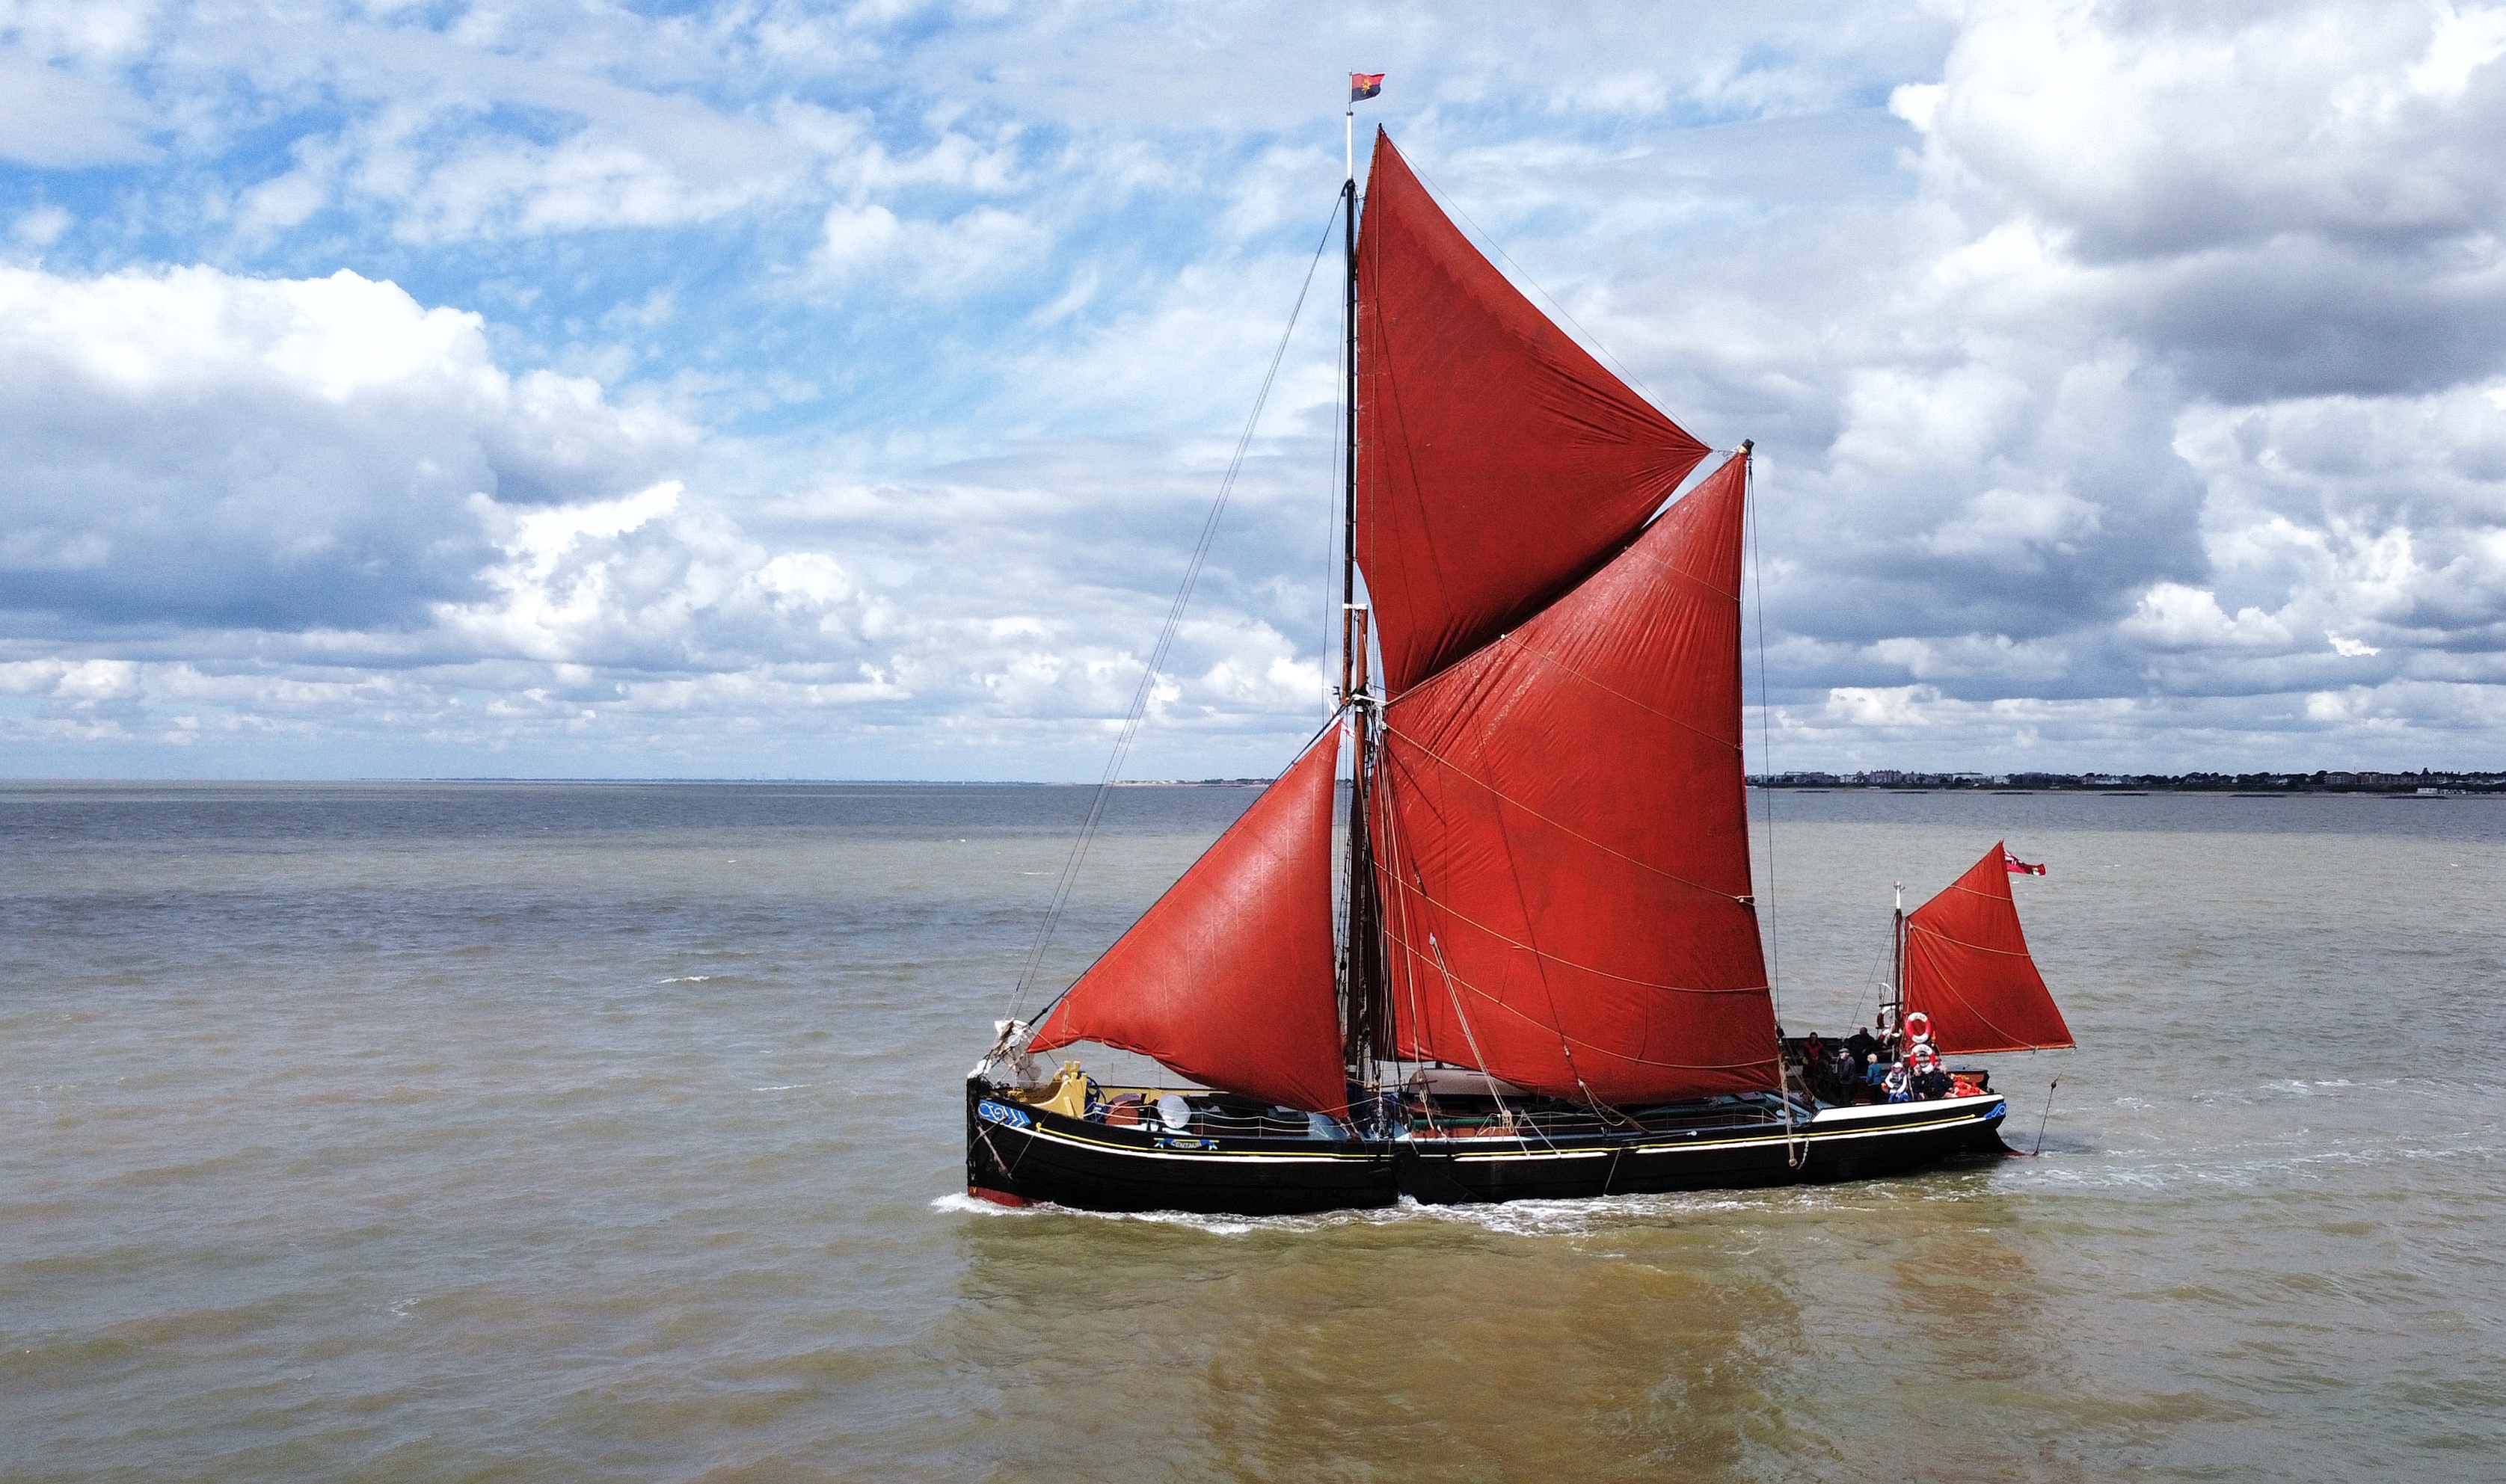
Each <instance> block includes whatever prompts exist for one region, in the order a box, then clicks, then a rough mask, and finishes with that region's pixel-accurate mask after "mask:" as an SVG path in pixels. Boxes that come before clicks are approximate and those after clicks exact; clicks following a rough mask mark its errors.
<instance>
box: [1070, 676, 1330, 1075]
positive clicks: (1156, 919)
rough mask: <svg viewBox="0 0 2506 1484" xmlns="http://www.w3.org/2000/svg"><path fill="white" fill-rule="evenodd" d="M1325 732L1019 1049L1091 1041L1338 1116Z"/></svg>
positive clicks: (1327, 735)
mask: <svg viewBox="0 0 2506 1484" xmlns="http://www.w3.org/2000/svg"><path fill="white" fill-rule="evenodd" d="M1339 767H1340V728H1339V727H1337V726H1334V727H1333V728H1331V729H1330V730H1329V731H1328V732H1326V733H1325V734H1324V735H1323V737H1322V739H1321V740H1319V741H1317V742H1316V743H1315V744H1314V745H1313V746H1312V747H1310V748H1308V749H1307V752H1306V755H1305V756H1304V757H1302V758H1300V759H1298V760H1296V761H1295V762H1294V763H1292V764H1290V765H1289V768H1288V770H1287V771H1286V772H1285V773H1283V774H1281V775H1280V776H1279V778H1278V780H1277V781H1276V782H1275V783H1272V784H1271V787H1270V788H1269V789H1268V790H1266V791H1265V792H1264V793H1263V795H1262V796H1261V797H1259V798H1257V799H1255V800H1254V801H1253V806H1252V807H1251V808H1249V809H1247V810H1245V811H1244V814H1243V816H1242V817H1241V818H1239V819H1237V820H1236V822H1235V824H1234V825H1232V826H1230V827H1229V829H1228V830H1227V832H1226V833H1225V834H1222V835H1220V836H1219V837H1218V842H1217V843H1216V844H1214V845H1212V846H1210V847H1209V849H1208V851H1206V852H1205V853H1204V854H1203V855H1202V856H1201V858H1200V859H1199V860H1198V861H1196V862H1194V863H1193V865H1192V868H1191V869H1189V870H1187V871H1185V872H1184V873H1183V877H1182V879H1181V880H1178V881H1177V882H1175V884H1174V885H1173V886H1172V887H1170V888H1168V889H1167V891H1166V894H1165V895H1164V897H1161V898H1159V899H1158V900H1157V902H1156V903H1155V904H1154V905H1152V906H1151V907H1150V908H1149V910H1148V911H1147V912H1146V913H1145V914H1143V915H1142V916H1141V918H1140V920H1139V921H1138V922H1135V923H1133V924H1132V925H1131V930H1130V931H1129V932H1128V933H1126V934H1124V935H1123V936H1122V937H1121V938H1120V939H1118V940H1117V941H1116V942H1115V944H1114V946H1113V947H1111V948H1108V949H1106V950H1105V956H1104V957H1102V958H1100V959H1098V960H1097V961H1096V962H1095V964H1094V965H1093V966H1092V967H1091V968H1090V969H1089V971H1088V972H1087V973H1085V974H1083V975H1081V976H1080V979H1079V982H1078V983H1076V984H1074V985H1072V986H1071V987H1070V993H1069V994H1067V995H1064V996H1063V997H1062V999H1061V1002H1060V1004H1058V1005H1057V1006H1056V1007H1054V1009H1053V1011H1052V1012H1051V1013H1050V1014H1049V1015H1047V1016H1046V1017H1045V1021H1044V1024H1043V1026H1042V1028H1041V1029H1040V1030H1039V1031H1038V1032H1037V1033H1036V1036H1035V1039H1034V1041H1033V1042H1031V1043H1030V1049H1032V1050H1037V1051H1049V1050H1052V1049H1054V1048H1055V1047H1056V1046H1065V1045H1068V1044H1070V1043H1071V1042H1078V1041H1093V1042H1099V1043H1101V1044H1104V1045H1108V1046H1113V1047H1116V1048H1118V1049H1121V1050H1125V1051H1137V1052H1139V1053H1140V1054H1141V1055H1143V1056H1149V1057H1153V1058H1155V1059H1156V1060H1157V1061H1158V1062H1159V1063H1160V1064H1161V1065H1163V1066H1165V1067H1169V1068H1171V1069H1173V1070H1174V1071H1176V1072H1179V1073H1181V1074H1183V1075H1184V1076H1185V1077H1188V1078H1193V1079H1194V1080H1195V1081H1199V1082H1205V1083H1207V1084H1208V1085H1210V1086H1212V1087H1219V1088H1224V1089H1226V1090H1227V1091H1229V1092H1240V1093H1243V1094H1245V1095H1246V1096H1248V1097H1256V1098H1261V1099H1263V1100H1265V1101H1267V1102H1271V1103H1276V1104H1281V1105H1283V1106H1286V1107H1289V1108H1303V1109H1307V1110H1310V1111H1312V1112H1315V1113H1342V1112H1343V1111H1344V1110H1345V1109H1346V1107H1347V1104H1348V1094H1347V1086H1346V1082H1345V1079H1344V1078H1343V1072H1342V1068H1341V1046H1340V1025H1339V1020H1338V1017H1337V1014H1336V1012H1335V1006H1334V998H1333V997H1334V993H1335V986H1334V982H1333V971H1334V964H1333V955H1332V850H1331V844H1332V814H1333V809H1332V790H1333V778H1334V775H1335V774H1336V773H1337V772H1338V771H1339Z"/></svg>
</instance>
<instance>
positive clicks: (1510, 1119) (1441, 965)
mask: <svg viewBox="0 0 2506 1484" xmlns="http://www.w3.org/2000/svg"><path fill="white" fill-rule="evenodd" d="M1427 946H1428V947H1430V948H1433V949H1435V950H1436V967H1437V968H1438V969H1439V970H1442V971H1443V972H1444V975H1445V994H1446V997H1447V998H1449V999H1450V1000H1451V1001H1452V1002H1453V1014H1454V1015H1455V1016H1456V1017H1458V1018H1459V1019H1460V1020H1461V1022H1462V1040H1464V1041H1466V1042H1470V1047H1471V1059H1472V1060H1473V1061H1475V1062H1478V1063H1479V1064H1480V1076H1482V1077H1484V1078H1487V1084H1488V1096H1489V1097H1492V1098H1494V1099H1496V1111H1497V1112H1498V1113H1503V1114H1505V1125H1506V1127H1507V1128H1509V1129H1512V1128H1514V1127H1515V1126H1516V1124H1515V1119H1514V1110H1513V1109H1511V1108H1508V1107H1506V1106H1505V1094H1504V1093H1502V1092H1499V1091H1497V1090H1496V1084H1497V1076H1496V1074H1495V1073H1493V1072H1490V1071H1489V1070H1488V1064H1487V1053H1486V1052H1485V1051H1482V1050H1481V1049H1480V1039H1479V1038H1478V1037H1477V1036H1474V1035H1472V1034H1471V1017H1470V1016H1469V1015H1468V1014H1467V1013H1465V1012H1464V1011H1463V1009H1462V997H1461V996H1460V995H1459V994H1457V993H1455V992H1454V989H1453V971H1452V970H1450V968H1447V967H1446V964H1445V950H1444V948H1443V946H1442V945H1441V944H1439V943H1438V942H1437V941H1436V935H1435V934H1433V933H1430V934H1428V935H1427ZM1412 951H1416V950H1412ZM1475 992H1476V991H1475ZM1529 1121H1530V1120H1529V1119H1528V1118H1526V1119H1525V1120H1524V1122H1525V1123H1529ZM1532 1127H1533V1130H1534V1132H1537V1131H1538V1126H1537V1125H1532ZM1541 1142H1542V1143H1543V1144H1549V1137H1548V1135H1546V1134H1542V1135H1541ZM1550 1148H1553V1149H1554V1148H1557V1146H1556V1145H1554V1144H1551V1145H1550Z"/></svg>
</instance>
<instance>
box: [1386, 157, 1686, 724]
mask: <svg viewBox="0 0 2506 1484" xmlns="http://www.w3.org/2000/svg"><path fill="white" fill-rule="evenodd" d="M1357 273H1358V336H1359V347H1358V375H1359V389H1358V411H1357V449H1358V468H1357V560H1358V565H1359V566H1360V567H1361V568H1363V569H1364V571H1365V573H1366V586H1367V592H1368V595H1369V596H1370V597H1371V598H1372V600H1373V603H1374V608H1375V622H1376V633H1377V635H1378V638H1379V639H1380V641H1381V643H1382V646H1383V667H1384V687H1385V693H1386V694H1387V695H1395V696H1397V695H1399V694H1401V693H1402V692H1403V691H1405V690H1407V689H1410V688H1411V687H1413V686H1414V685H1416V684H1418V683H1419V682H1420V681H1422V680H1425V679H1426V678H1427V677H1428V676H1430V675H1433V674H1435V673H1436V672H1437V671H1438V670H1441V669H1443V668H1445V667H1446V666H1447V665H1450V664H1451V663H1453V662H1454V661H1455V660H1457V659H1460V658H1461V657H1462V656H1463V655H1465V654H1469V653H1471V652H1472V651H1473V650H1476V649H1478V648H1480V647H1481V646H1482V645H1485V644H1486V643H1487V642H1488V641H1490V640H1492V639H1494V638H1495V637H1496V636H1497V635H1498V634H1499V633H1501V632H1503V631H1504V630H1506V629H1509V628H1512V627H1514V626H1515V625H1516V624H1518V623H1520V622H1522V620H1523V619H1525V618H1528V617H1529V616H1530V615H1531V614H1532V613H1535V612H1537V611H1538V610H1539V609H1540V608H1541V607H1542V606H1543V605H1544V604H1546V603H1547V602H1548V601H1550V600H1551V599H1553V598H1555V597H1556V596H1557V594H1558V593H1559V592H1561V591H1563V590H1565V589H1566V588H1567V587H1569V586H1571V585H1573V584H1574V583H1576V582H1577V581H1578V580H1580V579H1581V578H1583V577H1584V576H1586V575H1587V574H1589V573H1591V572H1592V571H1593V569H1594V568H1595V567H1596V566H1598V565H1599V564H1600V563H1601V562H1602V561H1603V560H1605V559H1606V558H1607V557H1608V556H1609V555H1610V554H1611V553H1612V552H1614V551H1616V550H1618V549H1619V548H1621V547H1623V546H1624V545H1626V544H1627V542H1628V541H1629V539H1630V538H1632V537H1633V536H1634V535H1635V533H1636V531H1637V530H1638V529H1640V528H1641V527H1642V526H1643V525H1644V522H1645V519H1646V517H1648V516H1650V515H1651V514H1652V513H1653V512H1655V511H1657V510H1660V509H1661V508H1662V505H1663V502H1664V501H1665V500H1668V499H1669V498H1670V496H1671V494H1672V492H1673V491H1675V490H1676V489H1678V487H1679V484H1680V481H1681V480H1683V479H1685V478H1686V477H1688V475H1689V472H1690V471H1691V470H1693V469H1695V468H1696V467H1697V465H1698V463H1699V461H1700V460H1701V459H1703V458H1704V457H1705V454H1706V451H1707V450H1706V447H1705V445H1704V444H1703V443H1701V442H1698V441H1697V440H1696V439H1694V438H1692V437H1690V436H1689V435H1688V434H1687V433H1685V432H1683V431H1682V430H1681V429H1680V428H1679V427H1678V426H1676V425H1675V424H1673V423H1672V422H1671V421H1670V419H1668V418H1666V417H1665V416H1663V415H1662V413H1660V412H1658V411H1656V410H1655V409H1654V408H1653V407H1652V406H1650V405H1648V404H1647V403H1646V402H1645V401H1644V400H1643V399H1642V398H1640V397H1638V396H1636V395H1635V394H1634V393H1633V392H1631V391H1629V390H1628V388H1627V387H1626V386H1625V385H1624V384H1623V383H1621V382H1620V380H1619V378H1618V377H1616V376H1613V375H1611V374H1610V373H1609V372H1608V371H1604V370H1603V369H1602V368H1601V365H1600V363H1599V362H1597V361H1595V360H1593V358H1592V356H1590V355H1589V354H1587V353H1586V352H1585V351H1584V349H1583V347H1582V346H1579V345H1577V344H1576V343H1575V342H1574V341H1573V340H1572V339H1569V338H1568V337H1567V336H1566V335H1565V334H1564V333H1563V332H1561V331H1560V330H1558V328H1557V326H1555V325H1553V324H1551V323H1550V322H1549V320H1548V318H1547V317H1546V316H1544V315H1542V314H1541V312H1540V311H1539V310H1538V309H1536V308H1534V307H1532V305H1531V303H1530V302H1529V301H1528V300H1525V299H1524V298H1523V297H1522V295H1521V294H1520V293H1518V292H1516V290H1515V288H1514V286H1513V285H1512V284H1509V283H1507V282H1506V280H1505V277H1504V275H1502V274H1500V273H1499V272H1497V270H1496V269H1495V268H1494V267H1493V266H1491V265H1489V264H1488V261H1487V260H1486V258H1483V257H1481V256H1480V254H1479V251H1478V250H1477V249H1476V248H1473V247H1472V246H1471V245H1470V243H1469V242H1468V241H1467V240H1466V239H1465V238H1464V237H1463V236H1462V234H1461V233H1460V232H1459V231H1457V230H1454V227H1453V224H1452V223H1451V222H1450V221H1449V220H1448V219H1447V218H1446V216H1445V214H1444V212H1442V211H1441V210H1439V209H1437V206H1436V203H1435V201H1434V200H1433V199H1431V198H1430V197H1429V196H1428V194H1427V193H1426V190H1425V188H1423V187H1421V186H1420V185H1419V184H1418V179H1417V177H1416V176H1414V175H1413V174H1412V173H1411V171H1410V166H1409V164H1408V163H1407V162H1405V161H1404V160H1403V159H1402V158H1401V153H1400V152H1399V151H1398V150H1395V149H1394V148H1393V147H1392V141H1391V139H1390V138H1389V137H1388V136H1386V135H1385V134H1383V133H1381V132H1380V131H1378V133H1377V134H1376V139H1375V163H1374V167H1373V172H1372V174H1370V175H1369V177H1368V180H1367V194H1366V218H1365V222H1364V225H1363V226H1362V228H1361V229H1360V234H1359V238H1358V255H1357Z"/></svg>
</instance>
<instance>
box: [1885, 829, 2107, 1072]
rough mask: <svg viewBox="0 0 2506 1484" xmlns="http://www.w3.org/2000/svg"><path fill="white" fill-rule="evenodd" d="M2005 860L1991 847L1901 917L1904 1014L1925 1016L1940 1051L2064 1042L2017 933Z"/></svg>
mask: <svg viewBox="0 0 2506 1484" xmlns="http://www.w3.org/2000/svg"><path fill="white" fill-rule="evenodd" d="M2007 859H2008V857H2007V855H2006V853H2005V852H2004V850H2003V848H2002V847H2001V846H1999V845H1995V846H1993V847H1992V848H1991V849H1990V850H1987V851H1986V852H1985V853H1984V859H1983V860H1981V861H1978V862H1976V863H1975V866H1973V867H1972V868H1971V869H1969V870H1968V871H1967V873H1966V874H1965V875H1963V876H1960V877H1958V878H1957V879H1956V880H1955V881H1952V882H1951V883H1950V885H1949V889H1948V890H1946V891H1944V892H1942V893H1941V894H1940V895H1939V896H1937V897H1935V898H1933V899H1932V900H1931V901H1926V902H1924V903H1923V904H1922V905H1921V906H1919V907H1916V908H1915V910H1914V911H1912V912H1910V913H1908V914H1906V1013H1907V1014H1908V1015H1910V1016H1911V1015H1913V1014H1914V1013H1915V1012H1916V1011H1920V1012H1921V1013H1923V1014H1925V1015H1927V1016H1929V1017H1931V1022H1932V1040H1933V1042H1934V1043H1936V1044H1937V1045H1939V1047H1940V1048H1941V1049H1942V1050H1943V1051H1948V1052H1957V1053H1968V1052H1977V1051H2034V1050H2041V1049H2045V1048H2048V1047H2052V1046H2067V1045H2070V1044H2071V1043H2072V1042H2071V1028H2070V1027H2069V1026H2067V1025H2065V1024H2063V1023H2062V1012H2061V1011H2060V1010H2059V1009H2058V1008H2056V1007H2055V1005H2054V996H2053V994H2052V992H2051V991H2049V990H2047V989H2046V988H2045V976H2044V975H2043V974H2040V973H2038V972H2036V961H2035V960H2034V959H2032V958H2030V957H2029V956H2028V954H2027V936H2026V935H2025V934H2023V933H2022V932H2020V931H2019V905H2018V903H2017V902H2015V901H2011V900H2010V868H2009V866H2007V865H2006V864H2005V862H2006V861H2007Z"/></svg>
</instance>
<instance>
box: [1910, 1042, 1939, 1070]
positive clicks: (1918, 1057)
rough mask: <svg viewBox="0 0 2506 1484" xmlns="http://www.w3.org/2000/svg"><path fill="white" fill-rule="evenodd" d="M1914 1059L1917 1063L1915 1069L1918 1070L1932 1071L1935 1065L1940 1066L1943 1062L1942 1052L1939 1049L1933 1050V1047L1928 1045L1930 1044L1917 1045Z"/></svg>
mask: <svg viewBox="0 0 2506 1484" xmlns="http://www.w3.org/2000/svg"><path fill="white" fill-rule="evenodd" d="M1913 1060H1914V1063H1915V1071H1917V1072H1929V1071H1931V1070H1932V1069H1933V1068H1934V1067H1937V1066H1939V1065H1940V1063H1941V1053H1939V1052H1938V1051H1935V1050H1933V1049H1932V1048H1931V1047H1930V1046H1928V1045H1920V1046H1916V1047H1915V1052H1914V1057H1913Z"/></svg>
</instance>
